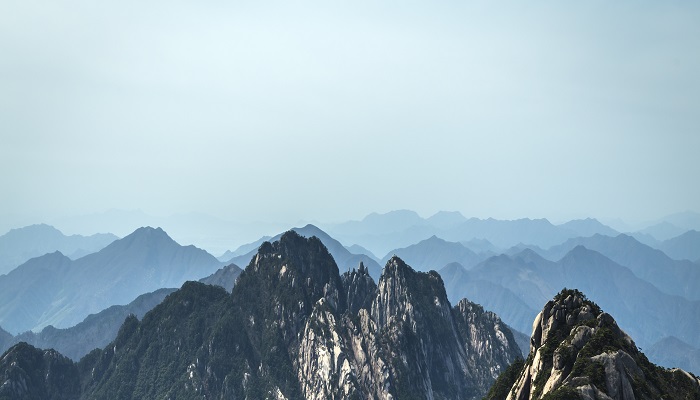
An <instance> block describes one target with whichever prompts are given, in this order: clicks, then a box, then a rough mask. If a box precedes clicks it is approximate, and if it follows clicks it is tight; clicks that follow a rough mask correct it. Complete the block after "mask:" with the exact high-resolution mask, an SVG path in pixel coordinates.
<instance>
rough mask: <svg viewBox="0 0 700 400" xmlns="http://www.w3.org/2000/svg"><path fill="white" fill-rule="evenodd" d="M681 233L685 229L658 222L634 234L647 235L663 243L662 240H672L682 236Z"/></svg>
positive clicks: (665, 222)
mask: <svg viewBox="0 0 700 400" xmlns="http://www.w3.org/2000/svg"><path fill="white" fill-rule="evenodd" d="M683 232H685V229H683V228H679V227H677V226H676V225H674V224H672V223H670V222H667V221H663V222H659V223H658V224H655V225H652V226H649V227H647V228H644V229H642V230H640V231H637V232H635V233H638V234H642V235H649V236H651V237H653V238H654V239H656V240H658V241H662V242H663V241H664V240H668V239H671V238H674V237H676V236H678V235H680V234H682V233H683Z"/></svg>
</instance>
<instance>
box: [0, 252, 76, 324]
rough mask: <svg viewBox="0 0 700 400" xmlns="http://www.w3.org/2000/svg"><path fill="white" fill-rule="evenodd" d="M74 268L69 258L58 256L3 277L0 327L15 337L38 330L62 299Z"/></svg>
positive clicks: (39, 259)
mask: <svg viewBox="0 0 700 400" xmlns="http://www.w3.org/2000/svg"><path fill="white" fill-rule="evenodd" d="M72 265H73V262H72V261H71V260H70V259H69V258H68V257H66V256H64V255H63V254H61V253H60V252H55V253H50V254H46V255H43V256H41V257H37V258H33V259H31V260H29V261H27V262H26V263H24V264H22V265H20V266H19V267H17V268H16V269H14V270H12V272H10V273H9V274H7V275H4V276H0V326H2V327H3V328H4V329H7V330H8V331H9V332H10V333H14V334H16V333H19V332H23V331H26V330H29V329H32V328H34V327H35V326H36V325H37V322H38V321H40V320H41V319H42V317H43V316H44V313H45V312H46V310H48V309H50V308H51V307H52V306H53V304H54V302H55V300H56V299H57V298H60V297H61V292H62V291H63V290H64V288H65V287H66V282H67V279H66V277H67V275H68V274H69V272H70V269H71V268H72Z"/></svg>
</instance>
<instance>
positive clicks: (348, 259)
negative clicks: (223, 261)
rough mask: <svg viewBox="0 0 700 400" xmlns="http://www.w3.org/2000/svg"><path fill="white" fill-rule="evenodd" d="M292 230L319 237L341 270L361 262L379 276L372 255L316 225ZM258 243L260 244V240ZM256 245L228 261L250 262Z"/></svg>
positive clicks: (278, 236) (303, 234) (273, 240)
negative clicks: (355, 249) (348, 245)
mask: <svg viewBox="0 0 700 400" xmlns="http://www.w3.org/2000/svg"><path fill="white" fill-rule="evenodd" d="M292 231H294V232H296V233H298V234H300V235H301V236H304V237H307V238H310V237H312V236H316V237H317V238H319V239H320V240H321V242H322V243H323V245H324V246H326V248H327V249H328V251H329V252H330V253H331V255H332V256H333V259H334V260H335V262H336V264H337V265H338V268H340V270H341V271H348V270H349V269H350V268H354V267H355V266H357V265H358V264H359V263H363V264H364V265H365V266H366V267H367V270H368V271H369V274H370V275H371V276H372V277H373V278H374V279H378V278H379V275H380V274H381V267H380V266H379V264H378V263H377V262H376V261H375V260H374V258H373V257H370V256H368V255H366V254H354V253H351V252H350V251H349V250H348V249H347V248H345V246H343V245H342V244H341V243H340V242H339V241H337V240H335V239H333V238H332V237H331V236H329V235H328V234H327V233H326V232H324V231H322V230H321V229H319V228H318V227H316V226H314V225H311V224H308V225H306V226H304V227H302V228H292ZM282 235H283V234H282V233H280V234H279V235H277V236H275V237H273V238H272V239H270V242H275V241H278V240H279V239H280V238H281V237H282ZM259 242H260V241H259ZM260 243H261V244H262V242H260ZM258 247H259V245H258V246H255V247H254V248H253V249H252V250H251V251H249V252H247V253H245V254H243V255H239V256H236V257H234V258H232V259H231V260H230V262H233V263H236V264H238V265H247V264H248V263H249V262H250V259H251V258H253V257H254V256H255V254H256V252H257V250H258Z"/></svg>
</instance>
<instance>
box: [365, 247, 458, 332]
mask: <svg viewBox="0 0 700 400" xmlns="http://www.w3.org/2000/svg"><path fill="white" fill-rule="evenodd" d="M416 304H420V305H425V306H427V305H431V306H434V307H437V308H438V309H439V311H440V315H442V316H443V317H444V318H447V317H448V316H449V314H450V312H451V306H450V302H449V300H447V294H446V293H445V285H444V284H443V282H442V278H441V277H440V275H439V274H438V273H437V272H435V271H430V272H427V273H421V272H416V271H415V270H414V269H413V268H411V267H410V266H408V265H407V264H406V263H405V262H404V261H403V260H401V259H400V258H399V257H398V256H396V255H394V256H393V257H391V258H390V259H389V261H387V263H386V266H385V267H384V271H383V272H382V276H381V277H380V278H379V284H378V285H377V296H376V297H375V299H374V302H373V303H372V319H374V320H375V321H376V323H377V324H378V325H379V326H380V327H384V326H387V325H388V324H390V323H391V322H392V321H394V320H396V319H401V320H404V321H406V320H414V318H413V317H414V311H415V309H414V306H415V305H416ZM413 329H414V330H415V329H416V327H415V326H413Z"/></svg>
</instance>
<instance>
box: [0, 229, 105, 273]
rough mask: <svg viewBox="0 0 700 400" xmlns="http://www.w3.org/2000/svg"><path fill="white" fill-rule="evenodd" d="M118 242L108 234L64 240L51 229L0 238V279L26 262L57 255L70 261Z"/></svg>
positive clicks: (15, 231)
mask: <svg viewBox="0 0 700 400" xmlns="http://www.w3.org/2000/svg"><path fill="white" fill-rule="evenodd" d="M116 239H118V237H116V236H114V235H112V234H111V233H98V234H95V235H92V236H81V235H71V236H66V235H64V234H63V233H61V231H59V230H58V229H56V228H54V227H53V226H50V225H46V224H39V225H30V226H26V227H24V228H18V229H12V230H10V231H9V232H7V233H6V234H4V235H2V236H0V275H3V274H7V273H8V272H10V271H12V270H13V269H15V268H17V267H18V266H20V265H21V264H24V263H25V262H27V261H28V260H29V259H31V258H34V257H38V256H41V255H44V254H46V253H53V252H54V251H60V252H61V253H63V254H65V255H66V256H67V257H69V258H71V259H76V258H80V257H82V256H84V255H87V254H90V253H94V252H96V251H98V250H101V249H103V248H104V247H105V246H107V245H108V244H110V243H112V242H113V241H115V240H116Z"/></svg>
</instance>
